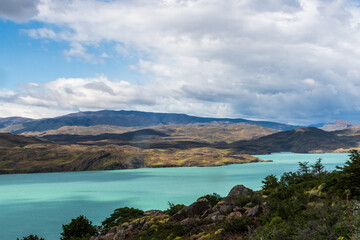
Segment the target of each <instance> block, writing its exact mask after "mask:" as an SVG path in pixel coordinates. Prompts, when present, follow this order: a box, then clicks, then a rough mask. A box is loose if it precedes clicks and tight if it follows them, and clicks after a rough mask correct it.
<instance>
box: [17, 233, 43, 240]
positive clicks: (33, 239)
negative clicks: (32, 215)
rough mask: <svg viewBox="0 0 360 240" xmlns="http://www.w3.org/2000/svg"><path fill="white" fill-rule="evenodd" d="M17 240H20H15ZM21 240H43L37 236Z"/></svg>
mask: <svg viewBox="0 0 360 240" xmlns="http://www.w3.org/2000/svg"><path fill="white" fill-rule="evenodd" d="M17 240H20V239H19V238H17ZM21 240H45V239H44V238H39V237H38V236H37V235H32V234H31V235H29V236H27V237H23V238H22V239H21Z"/></svg>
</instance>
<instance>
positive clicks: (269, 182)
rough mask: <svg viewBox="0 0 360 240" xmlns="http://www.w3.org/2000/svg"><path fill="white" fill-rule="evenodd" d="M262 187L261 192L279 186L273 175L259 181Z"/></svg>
mask: <svg viewBox="0 0 360 240" xmlns="http://www.w3.org/2000/svg"><path fill="white" fill-rule="evenodd" d="M261 182H262V183H263V184H264V185H263V186H262V189H263V190H269V189H273V188H276V187H277V186H279V182H278V179H277V178H276V176H275V175H274V174H270V175H268V176H266V177H265V178H264V180H262V181H261Z"/></svg>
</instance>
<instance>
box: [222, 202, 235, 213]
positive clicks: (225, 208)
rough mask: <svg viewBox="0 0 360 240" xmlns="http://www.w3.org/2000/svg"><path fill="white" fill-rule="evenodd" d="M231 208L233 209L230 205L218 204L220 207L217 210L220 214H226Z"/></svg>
mask: <svg viewBox="0 0 360 240" xmlns="http://www.w3.org/2000/svg"><path fill="white" fill-rule="evenodd" d="M232 210H233V206H232V205H227V204H223V205H220V208H219V211H220V212H221V213H222V214H228V213H229V212H231V211H232Z"/></svg>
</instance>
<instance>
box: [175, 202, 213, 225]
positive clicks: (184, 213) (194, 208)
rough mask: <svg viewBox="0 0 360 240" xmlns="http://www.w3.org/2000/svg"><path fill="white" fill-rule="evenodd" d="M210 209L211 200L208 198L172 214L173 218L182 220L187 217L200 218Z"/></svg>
mask: <svg viewBox="0 0 360 240" xmlns="http://www.w3.org/2000/svg"><path fill="white" fill-rule="evenodd" d="M209 209H211V206H210V203H209V201H208V200H207V199H199V200H198V201H196V202H194V203H193V204H191V205H190V206H188V207H186V208H184V209H182V210H180V211H179V212H178V213H176V214H175V215H174V216H172V218H171V220H174V221H181V220H183V219H185V218H199V217H201V216H202V215H203V214H204V213H205V212H206V211H207V210H209Z"/></svg>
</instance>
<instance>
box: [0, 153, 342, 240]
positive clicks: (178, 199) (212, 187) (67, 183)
mask: <svg viewBox="0 0 360 240" xmlns="http://www.w3.org/2000/svg"><path fill="white" fill-rule="evenodd" d="M256 156H257V157H260V158H261V159H264V160H273V162H265V163H250V164H239V165H229V166H222V167H202V168H199V167H183V168H156V169H134V170H115V171H94V172H69V173H42V174H14V175H0V239H1V240H15V239H16V238H17V237H18V238H21V237H24V236H27V235H30V234H37V235H38V236H41V237H44V238H45V239H46V240H56V239H59V238H60V232H61V231H62V224H67V223H69V222H70V221H71V219H72V218H76V217H77V216H79V215H81V214H82V215H85V216H86V217H87V218H89V219H90V220H91V221H92V222H93V223H94V224H100V223H101V221H102V220H104V219H105V218H106V217H107V216H109V215H110V214H111V213H112V212H113V210H114V209H116V208H119V207H124V206H129V207H135V208H140V209H143V210H149V209H166V208H167V207H168V201H170V202H173V203H184V204H190V203H192V202H193V201H195V200H196V199H197V198H198V197H200V196H202V195H205V194H209V193H214V192H215V193H218V194H220V195H222V196H225V195H227V193H228V192H229V191H230V189H231V188H232V187H233V186H235V185H237V184H243V185H245V186H247V187H249V188H252V189H254V190H258V189H260V188H261V181H262V179H263V178H264V177H265V176H267V175H269V174H275V175H278V176H280V175H281V174H282V173H283V172H287V171H296V170H297V168H298V162H299V161H309V162H310V164H312V163H314V162H315V161H316V160H317V159H318V158H322V160H323V164H324V165H325V166H326V169H327V170H334V169H335V166H340V165H343V164H344V162H345V161H346V160H347V159H348V154H346V153H326V154H294V153H280V154H270V155H256Z"/></svg>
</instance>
